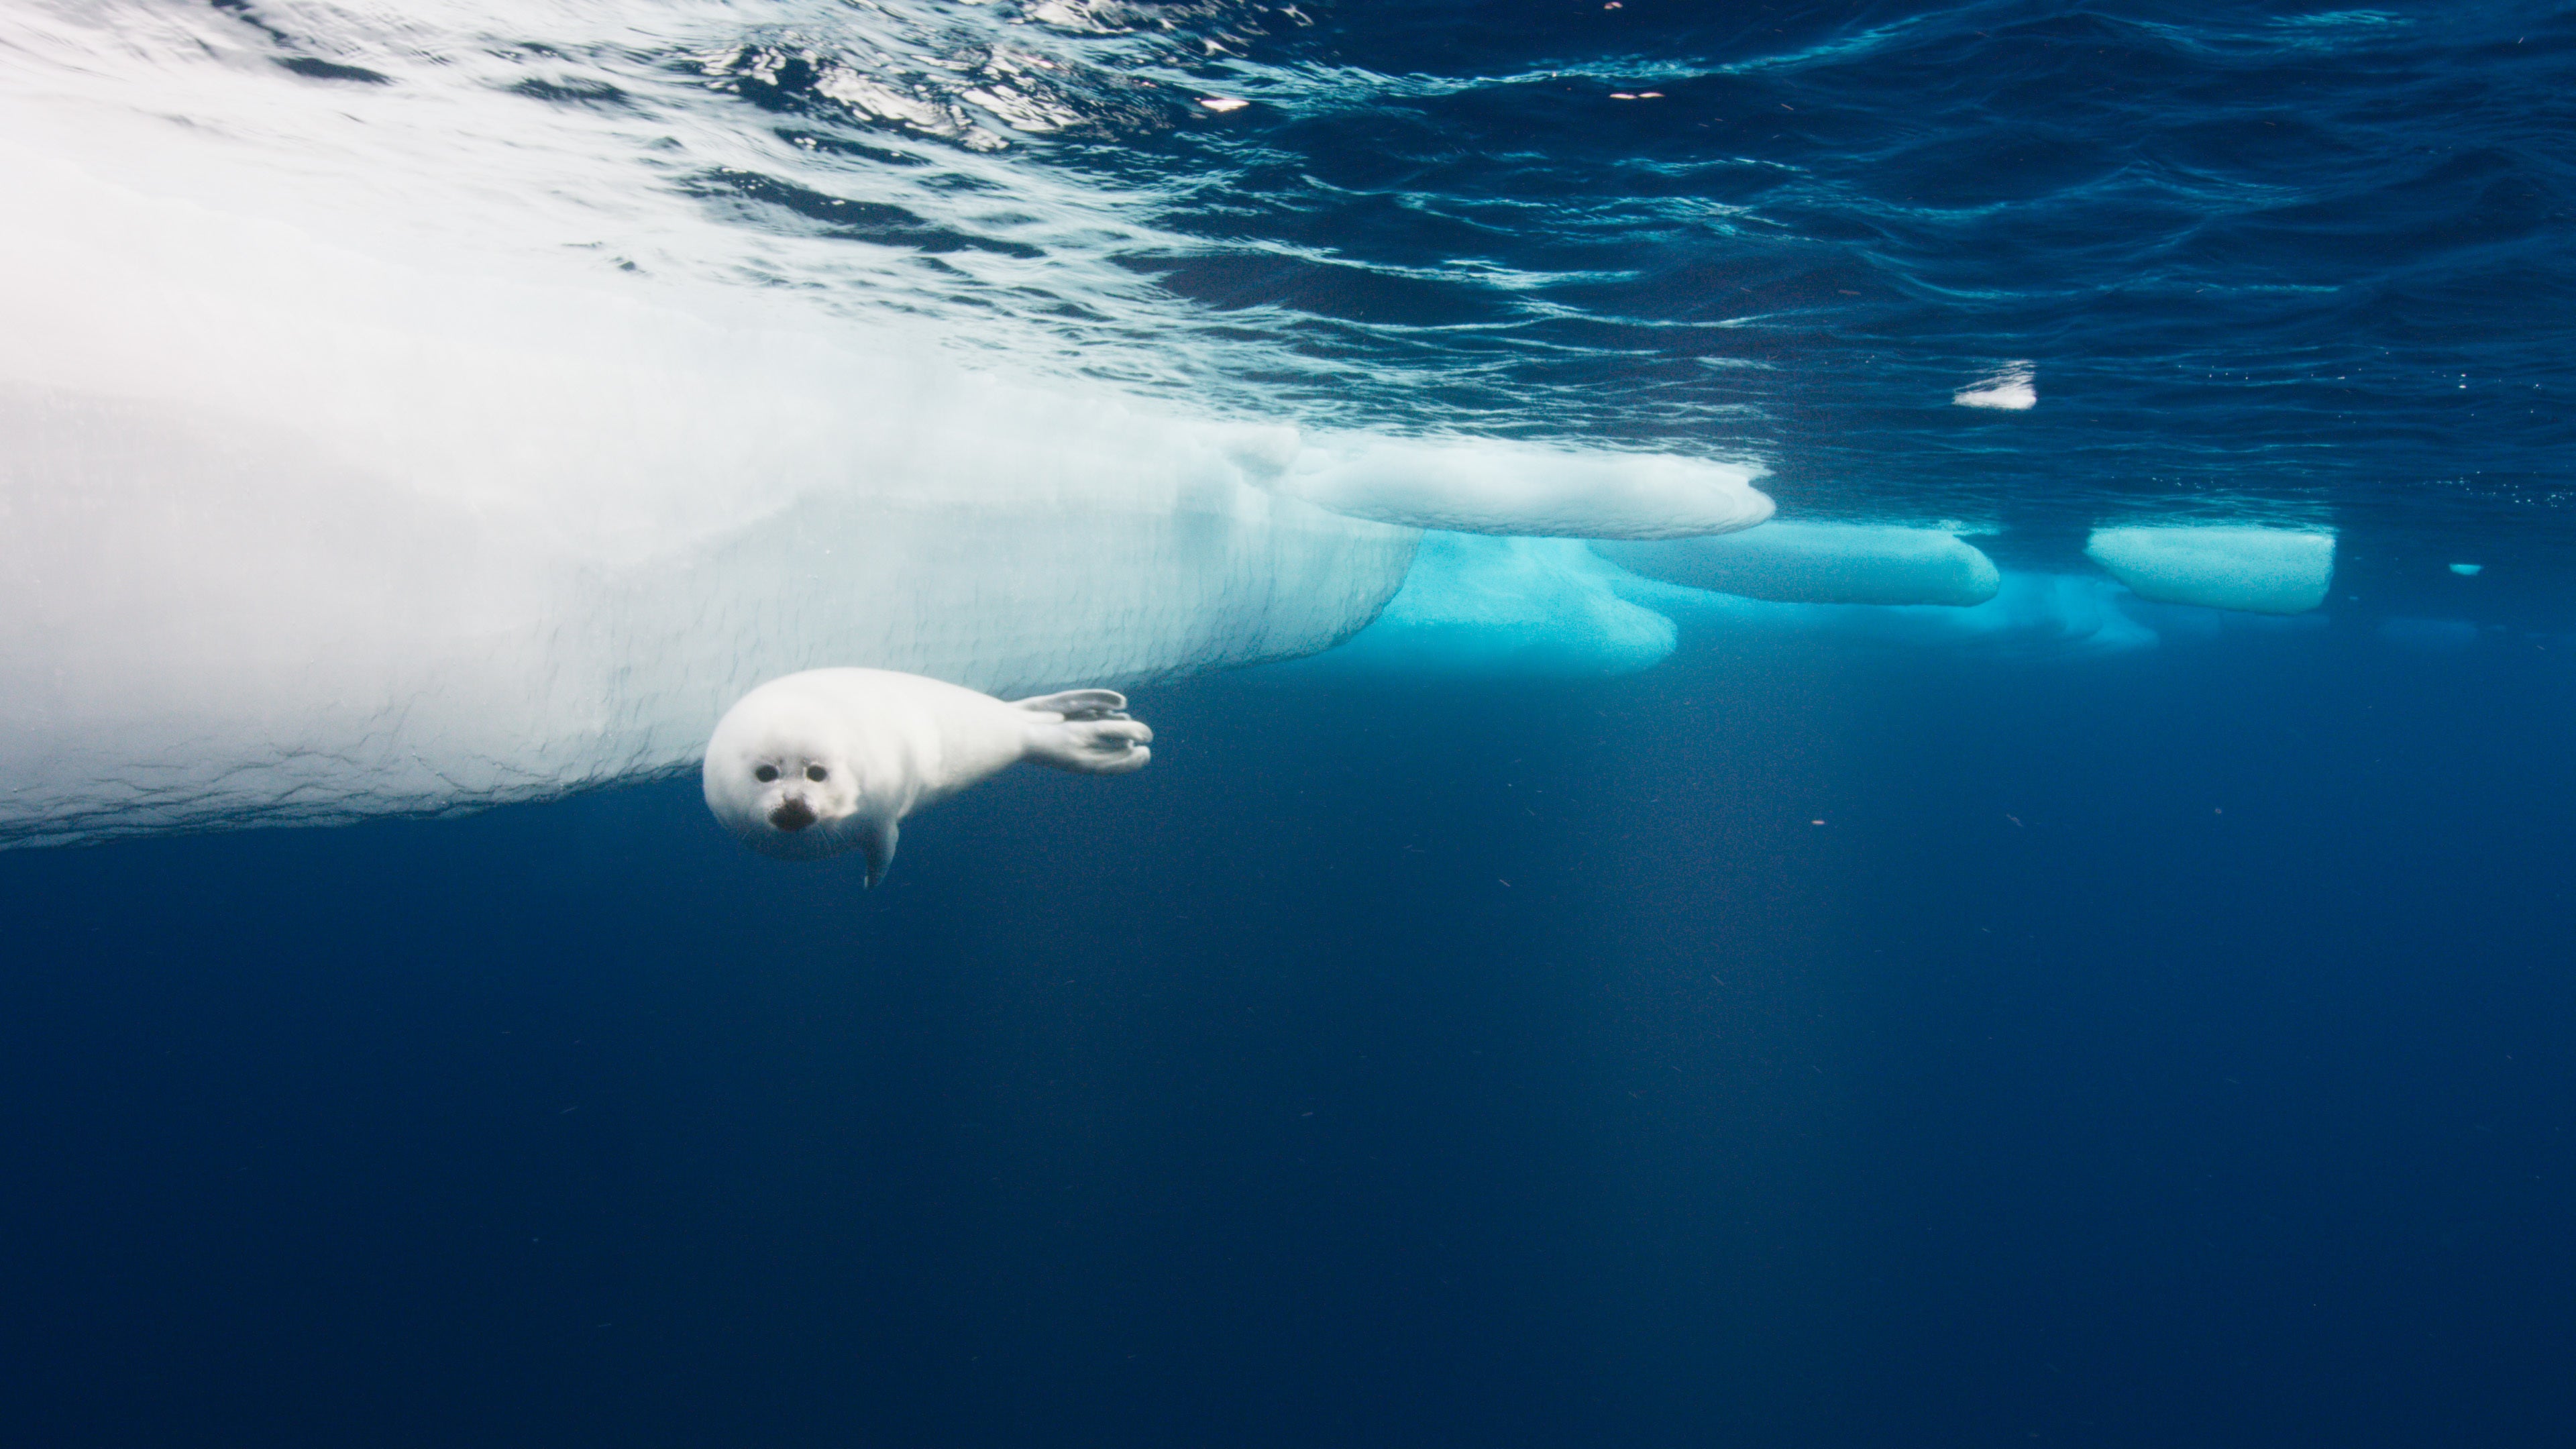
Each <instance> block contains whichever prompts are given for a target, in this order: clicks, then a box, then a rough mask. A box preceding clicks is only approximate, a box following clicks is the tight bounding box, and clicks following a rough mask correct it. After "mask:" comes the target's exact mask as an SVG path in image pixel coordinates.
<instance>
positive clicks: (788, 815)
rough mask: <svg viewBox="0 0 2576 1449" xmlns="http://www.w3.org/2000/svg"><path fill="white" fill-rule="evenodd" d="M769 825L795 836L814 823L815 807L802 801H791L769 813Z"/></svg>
mask: <svg viewBox="0 0 2576 1449" xmlns="http://www.w3.org/2000/svg"><path fill="white" fill-rule="evenodd" d="M769 823H770V824H772V825H774V826H777V827H778V828H779V829H781V830H784V831H786V832H787V833H788V834H790V835H793V834H795V833H796V832H797V831H799V830H802V829H804V828H805V827H806V826H808V825H811V824H813V823H814V807H813V806H811V805H808V804H806V803H805V802H804V801H802V800H790V801H788V802H787V803H786V804H784V805H781V806H779V807H778V808H777V809H775V810H772V811H770V812H769Z"/></svg>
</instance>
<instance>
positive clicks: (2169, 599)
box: [2084, 524, 2335, 614]
mask: <svg viewBox="0 0 2576 1449" xmlns="http://www.w3.org/2000/svg"><path fill="white" fill-rule="evenodd" d="M2334 551H2335V536H2334V535H2333V534H2332V533H2330V532H2326V531H2323V530H2316V529H2298V528H2260V527H2246V526H2234V525H2230V526H2216V525H2198V524H2169V525H2148V526H2142V527H2128V528H2097V529H2095V530H2093V537H2092V540H2091V541H2090V542H2089V543H2087V544H2086V545H2085V548H2084V552H2085V555H2086V556H2087V557H2089V558H2091V559H2092V560H2093V561H2094V562H2095V563H2098V564H2100V565H2101V566H2102V567H2103V568H2104V569H2106V570H2108V571H2109V573H2110V575H2111V577H2113V578H2115V579H2118V580H2119V581H2120V582H2122V583H2124V584H2127V585H2128V586H2129V587H2130V588H2131V589H2132V590H2134V591H2136V593H2137V595H2138V597H2139V598H2142V599H2152V600H2155V601H2156V602H2158V603H2164V604H2199V605H2201V606H2203V607H2205V608H2211V609H2237V610H2241V611H2244V612H2246V613H2253V614H2301V613H2305V612H2307V611H2308V610H2310V609H2313V608H2315V607H2317V606H2318V605H2319V604H2322V603H2324V602H2325V601H2326V590H2327V589H2328V588H2330V587H2332V586H2333V584H2334Z"/></svg>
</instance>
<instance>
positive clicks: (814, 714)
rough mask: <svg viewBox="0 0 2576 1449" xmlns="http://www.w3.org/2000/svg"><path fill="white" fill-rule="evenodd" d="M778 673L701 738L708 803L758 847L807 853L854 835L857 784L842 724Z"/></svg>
mask: <svg viewBox="0 0 2576 1449" xmlns="http://www.w3.org/2000/svg"><path fill="white" fill-rule="evenodd" d="M792 683H793V681H792V680H779V681H774V682H772V683H770V684H766V685H763V686H761V687H760V688H758V689H755V690H753V691H752V692H751V693H749V694H746V695H744V696H743V697H742V700H741V702H740V703H738V704H736V705H735V706H734V707H733V708H732V709H730V710H728V711H726V712H725V717H724V718H723V719H722V720H720V721H718V722H717V724H716V731H715V734H714V735H713V736H711V737H710V738H709V739H708V740H707V762H706V766H705V774H704V778H703V781H702V783H703V784H704V785H705V787H706V793H707V808H708V809H709V810H712V811H714V812H715V817H716V819H718V820H720V821H722V822H724V825H725V828H726V829H728V830H731V831H732V832H733V833H734V834H735V835H736V836H739V837H740V838H741V840H742V842H743V844H745V845H748V846H750V847H751V848H752V849H754V850H757V851H759V852H760V853H761V854H763V855H775V856H782V857H785V858H787V859H791V860H812V859H816V858H819V857H822V856H826V855H838V854H840V853H841V852H842V851H845V850H848V849H851V848H852V847H854V846H856V845H858V844H859V843H860V828H861V826H862V825H863V823H864V822H863V821H862V820H861V819H860V791H859V781H858V777H857V775H856V773H855V772H854V771H853V770H852V768H851V762H850V759H849V751H848V750H847V749H846V748H845V747H844V744H843V737H844V736H845V734H846V729H845V727H844V726H842V725H841V724H840V723H839V722H838V721H837V720H836V719H835V718H834V716H833V714H832V712H831V711H830V710H829V709H827V708H825V707H824V703H823V701H821V700H817V699H814V698H812V697H811V696H809V695H807V694H806V693H804V692H803V691H800V690H797V689H795V688H793V687H789V688H785V689H782V688H780V687H779V686H780V685H782V684H787V685H791V686H792Z"/></svg>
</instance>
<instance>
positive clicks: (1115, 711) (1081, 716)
mask: <svg viewBox="0 0 2576 1449" xmlns="http://www.w3.org/2000/svg"><path fill="white" fill-rule="evenodd" d="M1011 707H1012V708H1013V709H1025V710H1030V711H1033V712H1035V713H1038V714H1060V715H1063V716H1064V717H1065V718H1066V719H1068V720H1092V719H1125V718H1126V717H1127V696H1125V695H1123V694H1120V693H1119V692H1118V691H1117V690H1114V689H1068V690H1065V691H1064V692H1063V693H1061V694H1041V695H1039V696H1038V697H1037V698H1035V699H1015V700H1013V701H1011Z"/></svg>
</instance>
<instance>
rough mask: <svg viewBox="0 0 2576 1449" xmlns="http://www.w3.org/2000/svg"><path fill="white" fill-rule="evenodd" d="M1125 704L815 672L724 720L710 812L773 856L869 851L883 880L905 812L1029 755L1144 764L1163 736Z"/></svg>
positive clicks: (1109, 770)
mask: <svg viewBox="0 0 2576 1449" xmlns="http://www.w3.org/2000/svg"><path fill="white" fill-rule="evenodd" d="M1126 709H1127V699H1126V697H1125V696H1124V695H1121V694H1118V693H1117V692H1115V691H1113V690H1107V689H1074V690H1067V691H1065V692H1064V693H1061V694H1049V695H1042V696H1040V697H1038V698H1036V699H1023V700H1019V701H1016V702H1007V703H1006V702H1004V701H1002V700H998V699H995V698H994V697H992V696H991V695H989V694H980V693H977V692H976V691H974V690H971V689H967V688H964V687H962V686H959V685H954V684H948V683H944V682H942V681H940V680H936V679H927V678H924V677H923V676H921V675H918V674H898V673H896V672H894V671H892V670H887V669H809V670H807V671H805V672H804V673H802V674H790V675H787V676H786V677H784V678H781V679H773V680H771V681H769V682H768V683H767V684H764V685H762V686H760V687H759V688H758V689H755V690H753V691H752V692H751V693H749V694H746V695H744V696H743V697H742V698H741V700H739V701H738V702H736V703H735V705H734V707H733V708H732V709H730V710H727V711H726V712H725V717H724V718H723V719H721V720H719V721H717V722H716V729H715V734H714V735H713V736H711V737H710V738H709V739H708V740H707V759H706V766H705V771H704V783H705V786H706V794H707V808H708V809H710V810H712V811H714V812H715V816H716V818H717V819H718V820H721V821H723V822H724V824H725V826H726V828H727V829H730V830H731V831H733V833H734V834H735V835H737V836H739V837H741V839H742V841H743V843H744V844H746V845H749V846H750V847H751V848H752V849H754V850H757V851H760V852H761V853H763V854H765V855H776V856H785V857H789V858H792V859H812V858H815V857H819V856H826V855H838V854H840V853H841V852H843V851H845V850H854V849H855V850H864V851H866V852H867V856H868V884H869V885H875V884H876V883H877V881H878V880H879V879H881V878H882V877H883V876H884V875H885V871H886V867H887V866H888V865H889V864H891V863H892V862H893V860H894V848H895V836H896V831H897V827H899V826H900V825H901V824H902V822H903V818H904V817H905V816H907V815H909V814H911V813H912V812H913V811H915V810H918V809H920V808H922V807H923V806H925V805H930V804H935V803H936V802H938V801H941V800H945V799H947V798H948V797H949V796H951V795H954V794H956V793H957V792H958V791H960V790H963V789H965V788H966V787H968V786H969V785H973V784H975V783H976V782H978V781H980V780H983V779H985V778H987V777H989V776H991V775H994V774H996V773H998V772H1000V771H1001V770H1003V769H1005V768H1007V767H1009V766H1010V765H1013V764H1016V763H1017V762H1019V761H1021V760H1035V761H1037V762H1038V763H1040V764H1045V765H1054V766H1056V767H1057V768H1059V769H1065V770H1079V771H1082V772H1084V773H1086V774H1094V775H1123V774H1125V773H1127V772H1128V771H1130V770H1137V769H1142V768H1144V765H1145V762H1146V761H1147V760H1149V759H1151V758H1153V751H1151V750H1149V749H1147V748H1145V746H1146V744H1147V742H1148V741H1150V740H1152V739H1153V738H1154V732H1153V731H1152V730H1150V729H1147V728H1146V727H1145V726H1144V725H1143V724H1142V723H1140V722H1138V721H1136V720H1132V719H1129V718H1128V717H1127V714H1126ZM764 776H766V777H767V778H763V777H764Z"/></svg>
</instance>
